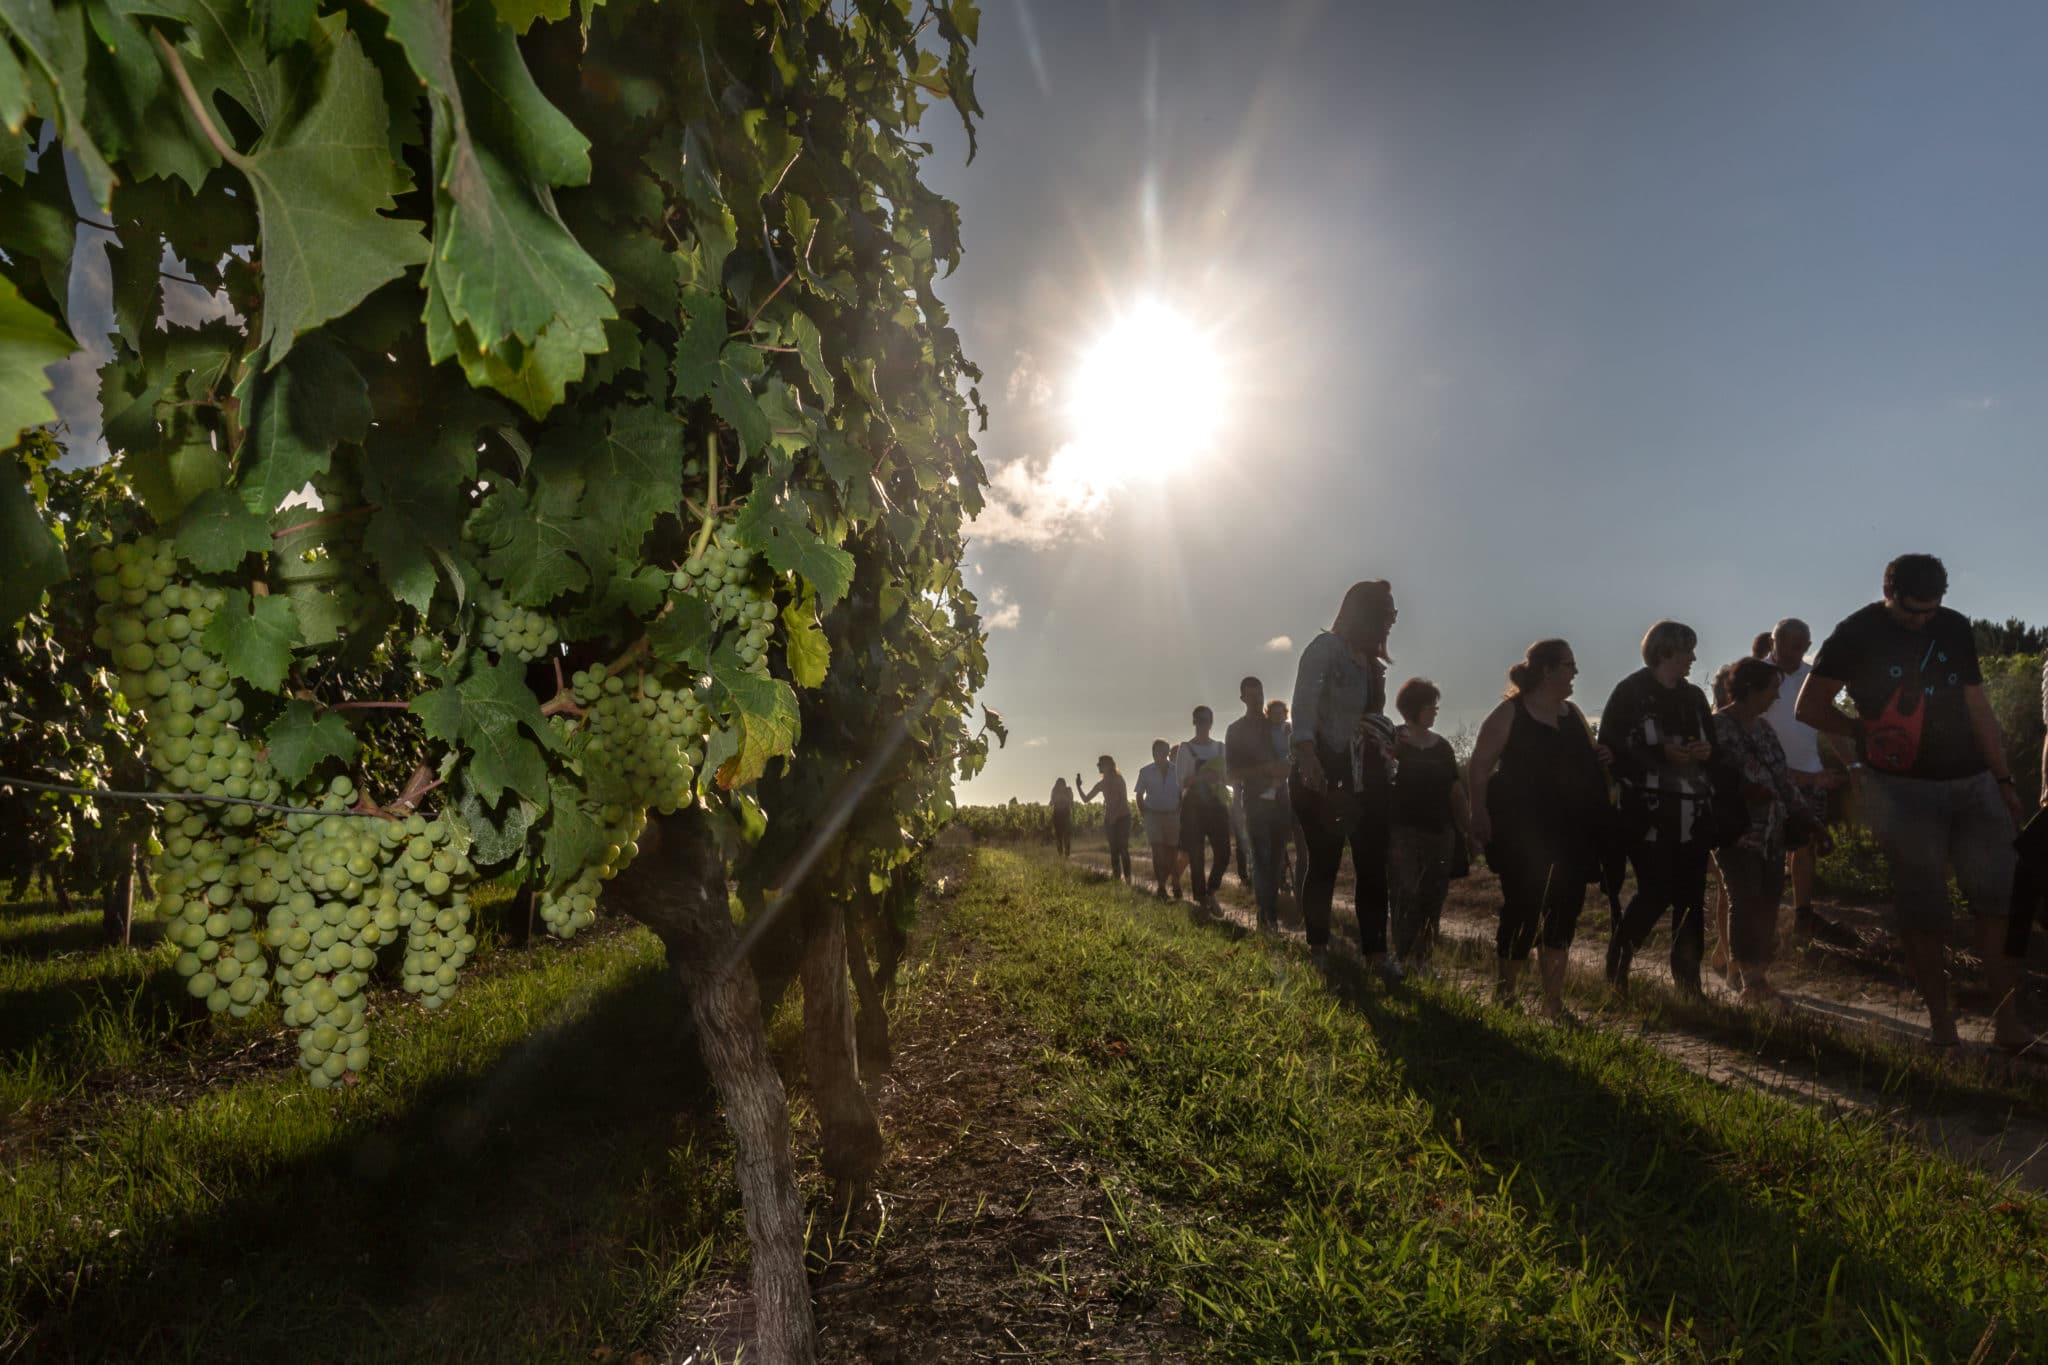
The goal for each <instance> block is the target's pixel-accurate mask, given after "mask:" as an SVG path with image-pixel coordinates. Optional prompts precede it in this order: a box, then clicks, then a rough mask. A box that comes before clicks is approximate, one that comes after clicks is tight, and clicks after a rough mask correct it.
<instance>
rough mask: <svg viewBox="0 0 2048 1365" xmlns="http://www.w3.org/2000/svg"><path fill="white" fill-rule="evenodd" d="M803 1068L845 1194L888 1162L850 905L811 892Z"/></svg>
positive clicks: (829, 1168)
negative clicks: (858, 1035)
mask: <svg viewBox="0 0 2048 1365" xmlns="http://www.w3.org/2000/svg"><path fill="white" fill-rule="evenodd" d="M803 904H804V931H805V933H804V960H803V968H802V976H803V983H804V1069H805V1071H806V1072H807V1073H808V1074H809V1076H810V1079H811V1100H812V1102H813V1103H814V1104H816V1105H817V1107H818V1127H819V1129H820V1139H821V1144H822V1147H823V1151H822V1153H821V1162H822V1164H823V1166H824V1168H825V1174H826V1175H827V1176H830V1177H831V1178H832V1180H833V1181H834V1183H835V1184H836V1185H837V1187H838V1189H839V1193H840V1194H841V1195H842V1196H844V1195H848V1194H850V1193H852V1192H855V1191H858V1190H859V1189H860V1188H861V1187H863V1186H865V1185H866V1183H867V1182H868V1180H869V1179H870V1178H871V1177H872V1176H873V1175H874V1173H875V1171H876V1170H877V1169H878V1168H879V1167H880V1166H881V1164H882V1122H881V1119H880V1118H879V1117H877V1116H876V1114H875V1107H874V1105H872V1104H870V1103H869V1102H868V1095H867V1091H866V1089H865V1088H864V1087H863V1086H862V1085H861V1081H860V1062H859V1060H858V1057H857V1055H856V1053H855V1051H854V1041H853V1000H852V997H851V995H850V994H849V993H848V991H847V988H846V918H845V911H844V907H843V906H841V904H840V903H839V902H838V901H837V900H835V899H833V898H831V897H829V896H825V895H816V894H809V893H806V894H805V897H804V902H803Z"/></svg>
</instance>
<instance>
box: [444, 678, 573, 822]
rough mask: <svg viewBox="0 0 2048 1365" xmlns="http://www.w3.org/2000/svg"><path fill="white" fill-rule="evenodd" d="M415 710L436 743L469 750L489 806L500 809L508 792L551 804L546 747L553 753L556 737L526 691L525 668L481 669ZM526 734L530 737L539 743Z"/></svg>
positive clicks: (475, 776)
mask: <svg viewBox="0 0 2048 1365" xmlns="http://www.w3.org/2000/svg"><path fill="white" fill-rule="evenodd" d="M410 709H411V711H412V713H413V714H414V715H416V716H418V717H419V718H420V723H421V724H422V725H424V726H425V727H426V730H427V733H428V734H430V735H432V736H433V737H434V738H435V739H438V740H442V741H445V742H446V743H449V744H455V745H459V746H461V747H463V748H465V749H467V750H469V754H470V758H469V765H468V771H469V773H470V775H471V777H472V778H473V779H474V781H475V782H476V787H477V791H478V792H479V793H480V794H482V796H483V798H484V800H485V801H487V802H489V803H490V804H491V805H494V806H495V805H496V804H498V798H499V796H501V795H502V794H503V793H504V792H505V790H506V789H507V788H510V789H511V790H513V791H516V792H518V793H519V794H520V795H522V796H526V797H530V798H531V799H533V800H534V801H538V802H546V801H547V799H548V786H547V783H548V765H547V761H546V760H545V759H544V758H542V757H541V745H543V744H544V745H546V746H548V747H549V748H553V747H554V742H555V737H554V732H553V731H552V730H550V729H549V728H548V722H547V717H545V716H543V715H542V714H541V710H540V703H539V702H538V701H537V700H535V698H534V695H533V693H532V692H530V691H528V690H527V687H526V667H525V665H524V664H522V663H520V662H519V661H518V660H517V659H502V660H500V661H499V662H498V663H496V664H479V665H478V666H476V667H474V668H472V669H471V670H470V674H469V676H468V677H467V678H464V679H463V680H462V682H461V683H460V684H459V685H458V686H455V687H439V688H435V689H434V690H433V691H431V692H423V693H421V694H420V695H419V696H417V697H415V698H413V701H412V706H411V708H410ZM523 732H531V733H532V734H533V735H534V736H535V738H537V739H538V740H539V743H538V744H537V743H535V742H534V740H533V739H529V738H527V736H526V734H525V733H523Z"/></svg>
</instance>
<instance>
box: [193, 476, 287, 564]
mask: <svg viewBox="0 0 2048 1365" xmlns="http://www.w3.org/2000/svg"><path fill="white" fill-rule="evenodd" d="M271 543H272V542H271V538H270V517H269V515H268V514H267V513H262V512H257V511H254V510H252V509H251V508H250V506H249V504H248V503H246V502H244V501H243V500H242V499H241V498H240V497H238V496H236V495H235V494H234V493H232V492H230V491H229V490H227V489H225V488H215V489H213V490H211V491H209V492H205V493H201V494H200V495H199V496H198V497H196V498H194V499H193V500H192V503H191V505H190V506H189V507H187V508H186V509H185V513H184V515H183V516H181V517H179V518H178V541H177V544H178V553H179V554H180V555H182V556H184V557H185V558H186V559H188V560H190V561H191V562H192V565H193V567H195V568H197V569H198V570H199V571H200V572H201V573H225V572H226V571H227V570H229V569H232V568H234V567H235V566H236V565H237V564H240V563H241V562H242V557H243V556H244V555H248V554H256V553H261V552H262V551H265V550H268V549H269V548H270V547H271Z"/></svg>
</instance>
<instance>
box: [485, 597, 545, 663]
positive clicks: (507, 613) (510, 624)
mask: <svg viewBox="0 0 2048 1365" xmlns="http://www.w3.org/2000/svg"><path fill="white" fill-rule="evenodd" d="M480 602H481V605H482V607H483V616H482V618H481V619H480V620H479V621H478V622H477V639H478V640H480V641H482V643H483V647H484V648H485V649H488V650H489V651H490V652H491V653H493V654H497V655H501V656H502V655H508V654H509V655H511V656H512V657H513V658H515V659H520V660H522V661H524V662H526V663H532V662H533V661H534V660H535V659H538V658H540V657H541V656H542V655H544V654H546V653H547V652H548V651H549V650H551V649H553V648H554V647H555V644H556V642H557V641H559V640H560V639H561V638H562V636H561V631H560V629H559V628H558V627H557V626H556V625H555V623H554V622H553V621H551V620H549V619H548V618H547V617H546V616H544V615H542V614H541V613H540V612H537V611H533V610H531V609H529V608H526V607H521V606H515V605H514V604H512V603H511V602H509V601H507V600H506V599H505V595H504V594H503V593H501V592H498V591H496V590H495V589H492V590H489V591H486V592H485V593H484V594H483V595H482V597H481V599H480Z"/></svg>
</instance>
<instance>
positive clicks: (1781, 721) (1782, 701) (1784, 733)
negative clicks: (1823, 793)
mask: <svg viewBox="0 0 2048 1365" xmlns="http://www.w3.org/2000/svg"><path fill="white" fill-rule="evenodd" d="M1812 672H1813V665H1812V664H1810V663H1807V662H1806V661H1805V660H1804V659H1801V660H1800V661H1799V666H1798V667H1797V668H1795V669H1793V670H1792V671H1791V672H1790V673H1784V674H1781V675H1780V678H1781V681H1780V683H1779V685H1778V699H1777V700H1776V701H1774V702H1772V703H1771V709H1770V710H1768V711H1766V712H1764V719H1765V720H1766V721H1768V722H1769V723H1770V726H1771V730H1772V732H1773V733H1775V734H1776V735H1777V736H1778V747H1779V748H1781V749H1783V750H1784V751H1785V766H1786V767H1788V768H1790V769H1791V770H1792V771H1793V772H1796V773H1817V772H1819V771H1820V731H1818V730H1816V729H1814V728H1813V727H1812V726H1811V725H1808V724H1807V723H1806V722H1805V721H1802V720H1800V719H1799V718H1798V717H1797V716H1796V715H1794V714H1793V707H1795V706H1797V705H1798V704H1799V689H1800V688H1802V687H1804V686H1805V685H1806V678H1807V675H1808V674H1810V673H1812Z"/></svg>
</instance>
